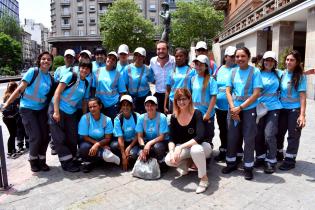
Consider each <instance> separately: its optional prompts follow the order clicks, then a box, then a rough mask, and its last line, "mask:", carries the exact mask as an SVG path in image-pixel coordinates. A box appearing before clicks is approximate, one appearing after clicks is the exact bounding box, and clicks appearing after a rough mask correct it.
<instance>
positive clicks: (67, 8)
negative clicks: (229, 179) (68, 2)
mask: <svg viewBox="0 0 315 210" xmlns="http://www.w3.org/2000/svg"><path fill="white" fill-rule="evenodd" d="M63 14H65V15H68V14H70V7H63Z"/></svg>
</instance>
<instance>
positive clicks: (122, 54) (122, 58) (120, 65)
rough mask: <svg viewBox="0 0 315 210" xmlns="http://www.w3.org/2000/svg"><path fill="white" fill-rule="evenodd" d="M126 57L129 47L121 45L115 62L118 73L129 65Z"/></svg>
mask: <svg viewBox="0 0 315 210" xmlns="http://www.w3.org/2000/svg"><path fill="white" fill-rule="evenodd" d="M128 57H129V47H128V45H126V44H122V45H120V46H119V47H118V59H119V61H118V62H117V71H119V72H120V73H123V72H124V69H125V68H126V66H127V65H128V64H129V63H128Z"/></svg>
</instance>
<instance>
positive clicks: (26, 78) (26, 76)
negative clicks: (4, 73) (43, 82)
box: [22, 68, 35, 84]
mask: <svg viewBox="0 0 315 210" xmlns="http://www.w3.org/2000/svg"><path fill="white" fill-rule="evenodd" d="M34 71H35V69H34V68H30V69H29V70H28V71H27V72H26V73H25V74H24V76H23V78H22V80H23V81H25V82H27V84H30V82H31V80H32V78H33V75H34Z"/></svg>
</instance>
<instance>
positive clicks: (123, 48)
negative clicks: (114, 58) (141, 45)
mask: <svg viewBox="0 0 315 210" xmlns="http://www.w3.org/2000/svg"><path fill="white" fill-rule="evenodd" d="M120 53H125V54H129V47H128V45H126V44H122V45H120V46H119V47H118V54H120Z"/></svg>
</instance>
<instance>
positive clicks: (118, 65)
mask: <svg viewBox="0 0 315 210" xmlns="http://www.w3.org/2000/svg"><path fill="white" fill-rule="evenodd" d="M127 66H128V63H126V64H125V65H121V63H120V62H119V61H118V62H117V67H116V69H117V71H118V72H119V73H121V74H123V72H124V71H125V69H126V67H127Z"/></svg>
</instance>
